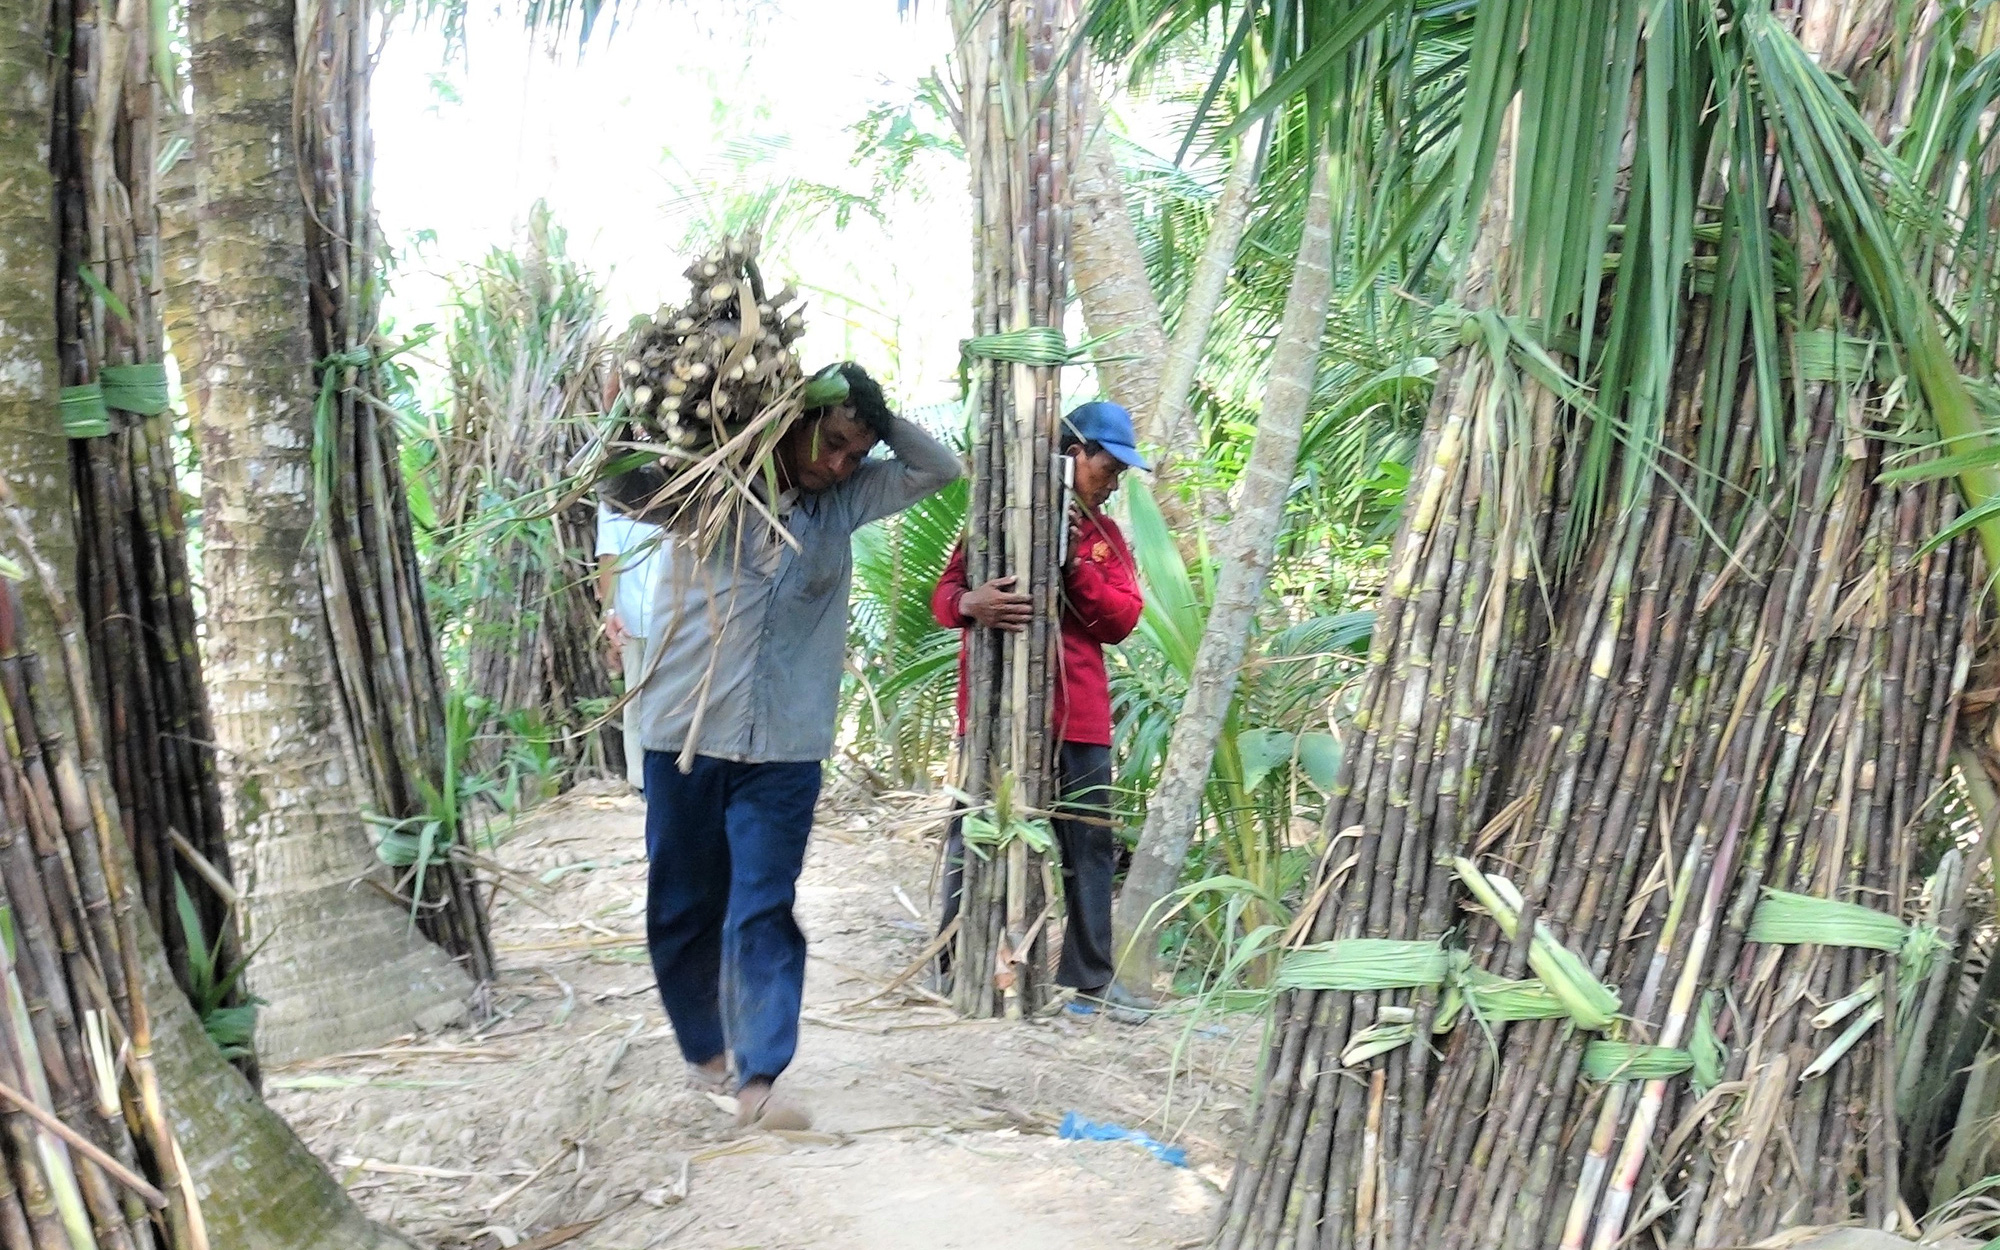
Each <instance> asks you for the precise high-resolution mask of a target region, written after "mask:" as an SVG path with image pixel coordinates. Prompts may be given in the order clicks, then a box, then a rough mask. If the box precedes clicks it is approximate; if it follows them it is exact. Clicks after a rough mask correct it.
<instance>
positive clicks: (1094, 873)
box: [931, 401, 1150, 1023]
mask: <svg viewBox="0 0 2000 1250" xmlns="http://www.w3.org/2000/svg"><path fill="white" fill-rule="evenodd" d="M1136 441H1137V439H1136V437H1135V435H1134V434H1133V430H1132V417H1131V414H1129V413H1127V412H1126V411H1125V409H1123V408H1121V407H1119V406H1118V405H1117V404H1113V403H1106V402H1103V401H1098V402H1095V403H1088V404H1082V405H1080V406H1078V407H1077V408H1076V409H1075V410H1074V411H1072V412H1071V413H1070V414H1069V415H1068V416H1067V417H1065V418H1063V429H1062V437H1061V442H1060V444H1059V450H1060V452H1061V454H1063V455H1066V456H1068V457H1070V459H1071V460H1072V461H1074V463H1075V466H1076V467H1075V475H1076V476H1075V490H1074V502H1073V506H1072V508H1071V510H1070V517H1069V526H1070V532H1069V544H1068V547H1069V551H1068V557H1067V559H1066V562H1065V563H1064V565H1063V571H1062V654H1061V659H1060V661H1059V663H1058V664H1057V665H1056V669H1057V673H1056V682H1055V690H1054V692H1053V698H1052V700H1051V708H1052V711H1051V717H1052V720H1053V722H1054V723H1053V725H1052V728H1053V729H1054V731H1055V737H1056V743H1057V746H1056V784H1057V787H1058V789H1059V791H1060V793H1061V795H1062V798H1061V800H1060V803H1059V806H1060V809H1061V811H1062V813H1063V814H1062V815H1059V816H1057V817H1056V819H1055V820H1054V821H1053V822H1052V823H1053V824H1054V825H1055V834H1056V846H1057V850H1058V852H1059V854H1060V857H1061V860H1062V875H1063V898H1064V903H1065V906H1066V910H1067V912H1068V923H1067V925H1066V926H1065V927H1064V929H1063V940H1062V962H1061V965H1060V967H1059V968H1058V969H1057V971H1056V983H1057V984H1058V985H1063V986H1067V987H1069V988H1071V989H1073V990H1075V991H1076V997H1075V998H1073V999H1072V1000H1071V1001H1070V1003H1069V1007H1068V1009H1069V1010H1070V1011H1071V1012H1072V1013H1074V1014H1078V1015H1090V1014H1093V1013H1095V1012H1096V1011H1097V1010H1099V1009H1100V1008H1104V1009H1108V1010H1109V1013H1110V1014H1111V1016H1112V1018H1113V1019H1116V1020H1120V1021H1122V1022H1126V1023H1133V1022H1137V1021H1139V1020H1143V1019H1144V1016H1143V1015H1142V1014H1141V1012H1142V1011H1143V1010H1144V1008H1145V1004H1143V1003H1141V1002H1140V1001H1139V1000H1137V999H1135V998H1133V997H1132V996H1131V995H1130V994H1128V993H1127V992H1126V991H1125V990H1124V989H1123V988H1122V987H1121V986H1119V985H1118V983H1117V981H1116V980H1115V979H1114V978H1113V973H1114V972H1115V971H1116V965H1117V952H1116V951H1114V950H1113V949H1112V938H1111V883H1112V876H1113V874H1114V872H1115V871H1116V868H1117V861H1118V835H1117V831H1116V829H1115V828H1114V826H1113V823H1112V807H1111V797H1112V796H1111V685H1110V679H1109V677H1108V676H1107V675H1106V673H1105V670H1104V648H1105V647H1106V646H1109V645H1115V644H1117V643H1120V642H1123V641H1125V639H1126V638H1127V637H1129V636H1130V635H1131V633H1132V630H1133V629H1134V628H1135V627H1137V625H1138V624H1139V615H1140V613H1141V612H1142V611H1144V609H1145V605H1146V601H1145V597H1144V595H1143V594H1142V593H1141V591H1140V589H1139V577H1138V573H1137V571H1136V570H1135V569H1134V567H1133V563H1132V552H1131V549H1130V548H1129V547H1127V546H1126V545H1125V535H1124V534H1123V533H1121V532H1120V531H1119V529H1118V523H1117V522H1116V521H1113V520H1112V519H1111V518H1110V517H1108V516H1106V515H1104V505H1105V504H1106V503H1108V502H1110V499H1111V496H1112V494H1113V493H1114V492H1115V491H1117V489H1118V479H1119V478H1120V477H1121V476H1122V475H1123V474H1124V472H1125V470H1126V469H1127V468H1134V469H1143V470H1148V471H1150V466H1149V465H1147V463H1146V461H1145V458H1144V457H1142V456H1140V454H1139V449H1138V447H1137V446H1136V445H1135V443H1136ZM1017 582H1018V578H1017V577H1016V576H1013V575H1009V576H1006V577H996V578H994V579H992V580H991V581H988V582H986V583H985V584H984V585H981V586H973V587H968V586H967V585H966V584H965V543H964V541H963V540H961V541H960V542H959V544H958V547H957V548H956V549H955V550H954V551H953V552H952V554H951V562H950V563H949V564H947V565H946V566H945V571H944V575H943V576H942V577H941V578H939V579H938V584H937V589H936V590H935V591H934V592H932V594H931V615H932V616H934V617H936V618H937V623H938V624H940V625H942V626H944V627H945V628H947V629H957V630H960V631H962V632H963V633H964V634H967V635H969V633H970V631H971V630H972V629H974V628H979V629H994V630H999V631H1001V632H1003V633H1018V632H1019V631H1021V630H1022V629H1025V628H1026V627H1027V625H1028V622H1029V620H1030V619H1032V617H1033V615H1034V605H1033V601H1032V600H1031V599H1030V597H1029V596H1027V595H1025V594H1021V593H1019V592H1018V591H1017V590H1016V589H1015V586H1016V585H1017ZM969 641H970V639H969V637H967V638H963V639H962V641H961V645H960V647H959V653H958V733H959V737H960V738H961V739H962V738H963V737H964V736H965V716H966V706H967V702H968V699H967V691H966V666H967V662H968V661H967V655H968V652H969V650H970V648H969V647H967V646H966V645H964V643H965V642H969ZM964 878H965V842H964V837H963V835H962V833H961V825H960V822H959V821H958V820H953V821H952V824H951V832H950V835H949V836H948V838H947V840H946V846H945V880H944V896H945V897H944V922H943V923H944V926H946V927H948V926H949V925H950V924H951V922H952V919H953V918H954V917H956V916H957V915H958V906H959V895H960V892H961V890H962V888H963V882H964ZM939 931H940V932H942V931H943V930H942V928H941V929H940V930H939ZM940 965H941V967H942V968H943V969H944V970H946V971H948V970H949V967H950V960H949V952H948V951H947V955H946V956H945V957H943V958H942V959H941V961H940Z"/></svg>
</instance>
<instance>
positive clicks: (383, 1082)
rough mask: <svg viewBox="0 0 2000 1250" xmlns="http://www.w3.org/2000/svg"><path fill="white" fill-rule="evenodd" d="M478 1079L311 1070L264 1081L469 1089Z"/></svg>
mask: <svg viewBox="0 0 2000 1250" xmlns="http://www.w3.org/2000/svg"><path fill="white" fill-rule="evenodd" d="M480 1083H481V1082H478V1081H425V1080H418V1079H416V1078H404V1077H376V1076H340V1075H338V1074H336V1073H332V1072H311V1073H307V1074H306V1075H304V1076H288V1077H277V1078H274V1079H272V1080H268V1081H266V1082H264V1088H265V1089H295V1090H308V1091H309V1090H316V1089H357V1088H360V1087H361V1086H367V1087H368V1088H370V1089H468V1088H470V1087H472V1086H474V1085H478V1084H480Z"/></svg>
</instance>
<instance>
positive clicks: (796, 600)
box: [602, 364, 964, 1129]
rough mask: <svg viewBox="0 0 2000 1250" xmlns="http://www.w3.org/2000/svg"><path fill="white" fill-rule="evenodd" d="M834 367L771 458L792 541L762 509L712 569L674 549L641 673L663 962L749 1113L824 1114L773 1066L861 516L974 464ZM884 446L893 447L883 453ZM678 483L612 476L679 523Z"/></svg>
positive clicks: (790, 1024)
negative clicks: (828, 389) (784, 1090)
mask: <svg viewBox="0 0 2000 1250" xmlns="http://www.w3.org/2000/svg"><path fill="white" fill-rule="evenodd" d="M837 368H838V371H839V374H840V376H841V377H842V378H843V379H845V383H846V386H845V390H846V396H847V397H846V398H845V399H844V400H840V401H838V402H834V403H832V404H829V405H828V406H825V407H820V408H813V409H808V410H807V411H806V412H805V413H804V414H802V415H801V416H800V417H799V418H798V419H797V420H796V421H795V422H794V423H793V424H792V426H791V427H790V429H789V430H788V431H787V432H786V433H785V434H784V435H783V437H782V439H781V441H780V442H779V443H778V446H777V450H776V455H775V457H774V460H773V468H774V474H773V476H774V477H775V482H776V487H777V492H776V498H766V499H765V500H764V501H763V503H764V504H765V506H766V507H768V509H769V514H770V516H772V517H775V518H776V519H777V521H778V522H779V523H780V524H782V525H783V526H784V528H785V530H786V531H787V532H789V534H790V536H791V538H792V540H793V541H792V543H788V542H786V541H785V537H784V535H783V534H781V533H779V532H778V530H777V528H776V527H774V526H773V525H772V524H771V522H770V520H769V519H768V518H766V517H765V516H764V515H763V514H762V513H761V512H759V513H755V514H752V513H748V512H746V513H745V514H744V515H746V516H748V517H750V518H751V519H749V520H747V521H746V522H745V523H744V526H743V530H744V532H742V533H741V534H739V535H738V536H737V540H736V541H734V542H729V543H724V544H723V548H722V550H721V551H719V552H718V553H717V554H716V555H714V556H712V557H710V558H709V559H708V560H706V561H704V562H702V564H701V566H700V567H698V568H692V569H685V568H684V564H686V563H692V562H691V561H689V562H683V561H682V560H680V559H679V558H678V557H676V558H675V559H674V560H673V561H672V563H671V564H670V565H669V568H670V569H671V570H672V575H671V576H661V577H659V578H657V579H656V581H655V585H656V587H657V589H656V591H655V599H654V602H653V611H652V614H651V624H650V629H651V631H652V635H653V636H652V637H650V638H648V640H647V654H646V657H645V661H644V667H643V668H642V669H641V671H640V672H639V673H637V674H631V673H628V674H627V680H628V681H640V680H643V681H644V683H645V684H644V686H643V688H642V689H641V691H640V694H639V725H640V740H641V743H642V745H643V746H644V748H645V792H646V855H647V859H648V863H649V871H648V874H647V879H646V941H647V946H648V947H649V949H650V953H651V955H652V961H653V974H654V977H655V978H656V980H657V982H658V985H659V990H660V998H661V1000H662V1001H663V1002H664V1004H665V1005H666V1010H667V1016H668V1018H669V1019H670V1020H672V1022H673V1026H674V1036H675V1040H676V1041H678V1042H679V1044H680V1048H681V1054H682V1056H683V1057H684V1058H685V1059H686V1060H687V1063H688V1068H689V1074H690V1077H691V1078H692V1080H693V1081H694V1082H695V1084H696V1085H698V1086H699V1087H701V1088H703V1089H707V1090H710V1091H714V1092H722V1091H724V1090H726V1089H727V1088H729V1083H730V1080H731V1076H732V1064H731V1061H732V1060H733V1061H734V1063H733V1077H734V1083H735V1086H736V1097H737V1108H738V1111H737V1119H738V1122H739V1123H740V1124H742V1125H744V1126H746V1127H752V1126H754V1127H760V1128H771V1129H803V1128H807V1127H809V1126H810V1124H811V1116H810V1115H809V1113H808V1112H807V1110H806V1108H805V1106H804V1105H803V1103H801V1102H800V1101H799V1100H798V1099H796V1098H794V1097H790V1096H788V1095H785V1094H781V1093H779V1092H776V1090H775V1088H774V1082H776V1080H777V1079H778V1077H779V1076H780V1075H781V1074H783V1072H784V1071H785V1069H786V1067H787V1066H789V1065H790V1063H791V1061H792V1056H793V1054H794V1052H795V1051H796V1050H797V1048H798V1036H799V1010H800V1007H801V1004H802V1000H803V993H804V986H805V969H806V939H805V935H804V934H803V933H802V932H801V931H800V929H799V926H798V923H797V921H796V920H795V919H794V918H793V916H792V904H793V899H794V897H795V893H796V886H797V882H798V876H799V869H800V868H801V866H802V865H803V864H804V861H805V852H806V840H807V837H808V836H809V835H810V834H811V832H812V820H813V806H814V804H815V803H816V802H817V800H818V798H819V789H820V770H821V765H822V764H823V763H824V761H825V760H826V758H827V757H828V756H829V755H831V754H832V753H833V740H834V721H835V716H836V706H837V701H838V697H839V693H840V678H841V672H842V669H843V667H844V661H845V652H846V647H847V597H848V584H849V580H850V577H851V574H852V571H853V569H852V552H853V541H852V540H853V535H854V531H855V530H857V529H860V528H861V527H862V526H864V525H867V524H868V523H869V522H871V521H879V520H881V519H882V518H883V517H886V516H889V515H891V514H892V513H895V512H899V511H901V510H902V509H904V508H907V507H909V506H910V505H911V504H913V503H915V502H917V501H918V500H919V499H922V498H924V497H925V496H927V495H930V494H932V493H934V492H936V491H938V490H940V489H942V488H943V487H944V486H945V485H947V484H948V483H950V482H952V481H953V480H955V479H956V478H958V477H959V476H960V475H961V474H962V473H963V472H964V466H963V465H962V464H961V463H960V462H959V458H958V456H957V455H956V454H954V453H953V452H952V450H951V449H950V448H948V447H946V446H945V445H944V444H942V443H940V442H938V441H937V440H936V439H934V438H932V437H931V436H930V435H929V434H927V433H925V432H924V431H923V430H922V429H920V428H919V427H918V426H916V425H915V424H913V423H911V422H909V421H906V420H904V419H902V418H901V417H898V416H896V415H895V414H894V413H892V412H890V411H889V405H888V402H887V401H886V400H885V399H884V397H883V395H882V388H881V387H880V386H879V385H877V384H876V382H875V380H874V379H873V378H871V377H869V376H868V374H867V373H866V372H864V371H863V370H862V369H861V367H860V366H858V365H854V364H842V365H839V366H837ZM831 374H832V371H831V370H829V371H827V373H826V374H824V375H822V376H827V377H830V376H831ZM878 442H880V443H885V444H887V445H888V448H889V451H890V453H891V454H890V455H889V456H887V457H881V458H871V456H870V454H869V453H870V452H871V451H873V450H874V448H875V445H876V444H877V443H878ZM663 480H664V479H663V477H662V471H661V470H660V469H658V468H653V467H648V468H642V469H636V470H633V471H631V472H629V473H626V474H624V475H622V476H619V477H615V478H612V479H610V480H608V481H606V482H605V483H604V485H603V487H602V491H603V494H604V496H605V497H606V498H607V499H608V500H609V501H610V502H611V503H612V505H613V506H615V507H618V508H620V509H621V510H623V511H625V512H626V513H628V514H630V515H634V516H636V517H637V518H638V519H640V520H649V519H664V518H658V517H649V515H648V507H649V505H652V504H653V501H654V500H655V499H656V497H657V496H658V494H659V491H660V486H661V483H662V481H663ZM794 543H795V544H796V546H794V545H793V544H794ZM684 760H685V764H686V767H685V769H684V768H683V761H684Z"/></svg>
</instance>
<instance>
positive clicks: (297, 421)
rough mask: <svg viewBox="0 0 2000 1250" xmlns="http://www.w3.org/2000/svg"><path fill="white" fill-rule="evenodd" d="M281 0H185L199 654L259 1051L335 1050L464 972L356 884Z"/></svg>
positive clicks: (424, 1015) (356, 827)
mask: <svg viewBox="0 0 2000 1250" xmlns="http://www.w3.org/2000/svg"><path fill="white" fill-rule="evenodd" d="M294 10H295V6H294V4H293V3H291V0H197V2H196V3H194V4H193V5H192V6H191V9H190V14H189V18H190V22H189V26H190V33H191V42H192V45H193V53H194V94H195V120H196V126H195V134H196V146H195V162H196V166H195V168H196V177H197V187H198V195H199V202H198V207H197V210H196V212H197V216H198V222H199V226H198V231H199V234H198V239H199V244H200V249H201V257H200V266H199V278H200V293H199V302H198V308H197V316H196V320H197V324H198V326H199V329H200V344H199V351H198V357H199V359H200V360H201V362H202V365H201V374H200V376H199V377H198V378H197V379H196V384H195V386H194V388H193V389H194V390H195V392H196V405H197V409H198V411H199V412H200V413H201V422H200V425H199V427H198V431H197V433H198V436H199V440H200V446H201V456H202V465H203V501H202V511H203V530H204V533H203V539H204V546H205V551H204V573H205V578H206V587H207V599H208V622H207V630H208V633H207V669H208V674H209V680H210V684H211V691H212V693H213V700H214V710H215V720H216V733H217V738H218V740H219V741H220V743H221V745H222V747H223V751H222V760H223V788H224V797H225V803H226V805H227V810H228V815H229V826H230V829H231V837H232V839H233V842H232V851H233V854H234V858H235V859H236V862H237V863H238V865H239V871H240V872H241V874H242V880H243V882H244V884H245V891H246V895H247V900H248V904H249V924H248V929H249V934H248V937H249V941H250V944H251V945H252V946H258V945H259V944H260V943H261V944H262V945H261V949H260V953H259V955H258V957H257V959H256V961H255V963H254V965H253V967H252V970H251V972H250V978H249V979H250V983H251V987H252V989H253V990H255V992H256V993H257V994H258V995H259V996H260V997H262V998H264V999H265V1000H266V1001H267V1002H268V1003H269V1006H268V1007H267V1008H265V1010H264V1012H263V1016H262V1020H261V1021H260V1025H259V1034H260V1052H261V1053H262V1054H263V1055H265V1056H266V1057H267V1058H268V1059H269V1060H272V1061H277V1062H282V1061H285V1060H287V1059H296V1058H300V1057H303V1056H307V1055H320V1054H329V1053H333V1052H336V1051H339V1050H343V1049H347V1048H350V1047H352V1046H355V1045H358V1044H362V1043H365V1042H368V1041H374V1040H379V1039H381V1038H383V1037H387V1036H391V1035H393V1034H395V1033H398V1032H403V1031H406V1030H407V1029H408V1028H409V1027H410V1026H411V1024H412V1023H413V1022H417V1021H420V1020H429V1021H433V1022H435V1021H436V1020H438V1019H439V1018H441V1017H449V1016H450V1015H452V1014H455V1013H456V1012H457V1011H458V1010H460V1009H461V1007H460V1005H461V1004H462V1002H463V999H464V997H465V995H466V993H467V992H468V991H469V989H470V988H471V985H470V982H469V980H468V978H467V977H466V975H465V973H464V972H463V971H462V970H461V969H459V968H457V967H454V966H453V964H452V962H451V961H450V960H449V959H448V958H447V957H446V956H445V955H444V953H443V952H441V951H440V950H438V949H437V948H436V947H435V946H433V945H431V944H430V943H429V942H426V941H424V940H423V939H422V938H421V937H420V936H418V935H417V933H416V932H415V931H414V929H413V927H412V925H411V923H410V916H409V913H408V912H407V911H406V910H404V909H401V908H399V907H398V906H397V905H396V904H394V903H392V902H391V901H390V900H389V899H388V898H385V897H384V896H383V892H382V891H380V890H377V889H374V888H372V887H369V886H366V885H361V886H357V881H359V880H361V879H362V878H364V877H367V876H369V875H370V873H371V870H372V869H374V868H375V867H376V865H375V856H374V854H373V852H372V850H371V848H370V844H369V840H368V837H367V834H366V831H365V830H364V827H363V822H362V819H361V808H360V796H359V789H360V787H361V785H362V784H363V777H364V776H365V774H364V773H363V772H362V769H361V766H360V764H359V761H358V759H357V755H358V752H357V751H356V750H355V748H354V747H353V745H352V744H351V742H350V741H348V740H347V737H346V734H345V728H346V727H345V722H344V720H343V717H342V708H341V705H340V692H339V687H338V685H337V684H336V683H335V682H334V680H333V679H334V674H335V671H336V670H335V667H334V657H333V652H332V647H331V643H330V640H329V636H328V629H327V618H326V615H325V606H324V605H323V603H322V599H321V573H322V570H321V567H320V552H321V551H322V550H323V547H322V544H321V543H320V542H319V541H317V539H318V537H319V535H318V534H317V533H316V530H315V498H314V472H313V446H314V437H315V422H314V404H313V401H312V397H313V395H314V394H315V392H316V389H317V388H316V386H315V379H314V377H313V360H314V355H313V348H312V340H311V337H310V333H309V330H308V324H309V323H308V315H309V308H308V293H309V283H308V275H307V268H306V250H305V247H306V224H305V216H306V213H305V204H304V202H303V200H302V198H301V196H300V183H299V167H298V163H297V160H296V158H295V148H294V144H293V90H294V73H293V66H294V64H295V63H296V62H295V57H296V48H295V44H294V40H293V15H294Z"/></svg>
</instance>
